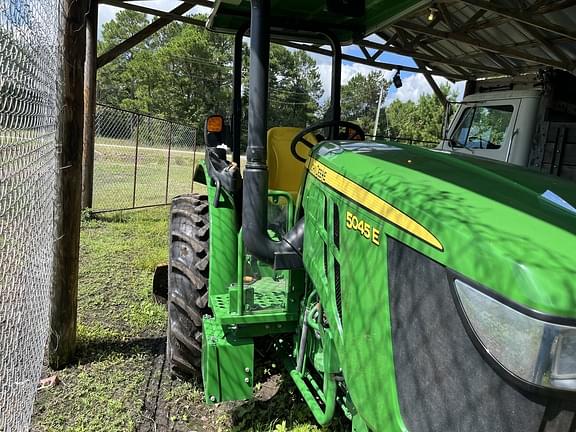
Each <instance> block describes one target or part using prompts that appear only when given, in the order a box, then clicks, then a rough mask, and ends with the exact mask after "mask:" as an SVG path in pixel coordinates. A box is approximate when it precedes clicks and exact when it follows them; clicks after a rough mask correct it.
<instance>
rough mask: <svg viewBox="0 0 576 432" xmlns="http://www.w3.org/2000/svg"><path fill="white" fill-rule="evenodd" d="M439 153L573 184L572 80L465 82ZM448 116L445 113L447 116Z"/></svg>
mask: <svg viewBox="0 0 576 432" xmlns="http://www.w3.org/2000/svg"><path fill="white" fill-rule="evenodd" d="M457 105H458V108H457V110H456V112H455V114H454V116H453V118H452V121H451V122H450V123H449V126H448V127H447V128H445V133H444V139H442V142H441V143H440V145H439V146H438V149H441V150H444V151H451V152H457V153H465V154H471V155H474V156H479V157H483V158H489V159H496V160H500V161H503V162H508V163H512V164H516V165H521V166H528V167H532V168H536V169H538V170H540V171H543V172H545V173H549V174H552V175H557V176H560V177H564V178H567V179H570V180H573V181H576V77H575V76H574V75H572V74H570V73H568V72H564V71H560V70H554V69H546V70H543V71H541V72H539V73H538V74H529V75H522V76H518V77H512V78H510V77H508V78H494V79H485V80H478V81H469V82H468V83H467V85H466V90H465V93H464V98H463V101H462V102H461V103H458V104H457ZM448 113H450V110H449V111H448Z"/></svg>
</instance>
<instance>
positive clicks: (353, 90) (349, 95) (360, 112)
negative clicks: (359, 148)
mask: <svg viewBox="0 0 576 432" xmlns="http://www.w3.org/2000/svg"><path fill="white" fill-rule="evenodd" d="M389 87H390V81H386V80H385V79H384V75H383V74H382V73H380V72H370V73H369V74H368V75H361V74H356V75H354V76H353V77H352V78H351V79H350V81H348V83H347V84H346V85H344V86H342V119H344V120H348V121H352V122H355V123H358V124H359V125H360V126H362V128H363V129H364V131H365V132H366V133H367V134H372V133H373V132H374V123H375V121H376V113H377V110H378V101H379V99H380V91H381V90H383V93H382V102H384V100H385V99H386V95H387V94H388V88H389ZM384 117H385V113H384V110H383V109H382V110H381V111H380V121H379V122H378V133H377V135H383V134H384V131H385V127H386V120H385V118H384Z"/></svg>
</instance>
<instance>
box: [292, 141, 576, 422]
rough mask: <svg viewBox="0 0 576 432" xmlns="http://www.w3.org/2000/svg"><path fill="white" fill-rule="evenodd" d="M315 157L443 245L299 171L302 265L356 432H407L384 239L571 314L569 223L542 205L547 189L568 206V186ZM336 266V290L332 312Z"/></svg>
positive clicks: (414, 162) (348, 151)
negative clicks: (349, 221) (375, 239)
mask: <svg viewBox="0 0 576 432" xmlns="http://www.w3.org/2000/svg"><path fill="white" fill-rule="evenodd" d="M313 157H315V158H317V159H318V160H319V161H320V162H321V163H322V164H324V165H325V166H327V167H329V168H331V169H332V170H334V171H336V172H338V173H340V174H342V175H344V176H345V177H346V178H347V179H350V180H351V181H353V182H355V183H356V184H359V185H361V186H362V187H363V188H364V189H365V190H367V191H370V192H372V193H374V194H376V195H377V196H378V197H380V198H382V199H383V200H385V201H386V202H388V203H389V204H391V205H392V206H394V207H395V208H397V209H399V210H400V211H402V212H403V213H404V214H406V215H409V216H410V217H411V218H413V219H414V220H415V221H416V222H418V223H419V224H421V225H422V226H424V227H425V228H426V229H428V230H430V231H431V232H432V234H433V235H434V236H436V238H437V239H438V240H439V241H440V242H441V243H442V245H443V250H442V251H441V250H439V249H437V248H435V247H433V246H431V245H430V244H428V243H426V242H424V241H423V240H421V239H419V238H418V237H416V236H415V235H413V234H412V233H410V232H407V231H406V230H402V229H400V228H398V227H397V226H395V225H394V224H392V223H390V222H388V221H387V220H386V218H385V216H386V215H376V214H374V213H372V212H370V211H368V210H367V209H366V208H365V207H363V206H361V205H360V204H358V203H356V202H355V201H354V200H353V199H351V198H350V197H348V196H346V191H345V190H335V189H334V188H332V187H330V186H329V185H328V184H326V183H324V182H323V181H320V180H318V179H317V178H316V177H314V176H312V175H308V177H307V183H306V187H305V191H304V195H303V206H304V210H305V216H306V231H305V242H304V261H305V266H306V270H307V272H308V275H309V277H310V279H311V281H312V282H313V285H314V287H315V289H316V290H317V291H318V295H319V299H320V302H321V304H322V307H323V311H324V313H325V315H326V317H327V320H328V323H329V328H330V330H331V332H332V334H333V342H334V346H335V351H336V353H337V355H338V358H339V362H340V366H341V368H342V375H343V377H344V379H345V382H346V386H347V389H348V392H349V394H350V397H351V399H352V401H353V403H354V409H355V410H357V414H355V415H354V416H353V418H354V420H353V421H354V423H353V425H354V426H353V427H354V430H358V431H360V430H366V427H368V428H370V429H371V430H378V431H404V430H406V427H405V425H404V423H403V420H402V416H401V413H400V409H399V404H398V399H397V390H396V376H395V371H394V362H393V347H392V336H391V327H390V322H391V315H390V309H389V298H388V285H387V284H388V269H387V265H386V262H387V242H386V238H387V237H392V238H395V239H398V240H399V241H401V242H403V243H405V244H407V245H409V246H410V247H412V248H414V249H416V250H418V251H420V252H421V253H423V254H424V255H426V256H429V257H431V258H432V259H434V260H435V261H437V262H439V263H441V264H443V265H445V266H446V267H448V268H450V269H452V270H454V271H456V272H458V273H460V274H462V275H464V276H466V277H468V278H470V279H472V280H474V281H477V282H478V283H481V284H482V285H484V286H486V287H487V288H488V289H491V290H493V291H494V292H496V293H498V294H500V295H502V296H505V297H506V298H508V299H510V300H512V301H514V302H516V303H519V304H521V305H524V306H526V307H529V308H531V309H534V310H537V311H539V312H542V313H547V314H551V315H554V316H562V317H568V318H576V278H574V254H573V251H574V250H576V215H574V214H572V213H570V212H568V211H566V210H564V209H561V208H560V207H557V206H556V205H553V204H550V203H549V202H547V201H545V200H543V199H542V198H541V194H542V193H543V192H544V191H546V190H551V191H553V192H555V193H557V194H558V195H560V196H562V197H563V198H564V199H566V200H567V201H568V202H570V203H572V204H575V203H576V190H575V188H574V186H573V185H572V184H570V183H567V182H564V181H562V180H560V179H557V178H555V177H546V176H542V175H539V174H534V173H532V172H530V171H528V170H524V169H520V168H514V167H510V166H504V165H502V164H499V163H491V162H488V161H482V160H477V159H475V158H469V157H459V156H452V155H445V154H440V153H436V152H433V151H430V150H425V149H418V148H414V147H408V146H400V145H391V144H380V143H375V144H368V143H360V144H359V143H348V144H343V143H325V144H322V145H320V146H318V147H317V148H316V150H315V152H314V155H313ZM334 205H336V206H337V207H338V209H339V218H338V219H336V222H335V223H337V224H338V230H337V231H338V232H339V239H338V242H339V245H337V244H336V242H335V239H334V220H335V218H334V216H335V215H334V208H335V206H334ZM347 211H348V212H351V213H352V214H354V215H355V216H356V217H358V218H359V219H361V220H364V221H365V222H367V223H369V224H370V225H371V226H372V227H376V228H377V229H379V230H380V231H381V234H380V244H379V245H375V244H374V243H372V242H371V241H370V240H369V239H367V238H365V237H364V236H363V235H362V234H360V233H359V232H358V231H356V230H350V229H346V215H345V213H346V212H347ZM335 265H339V267H340V282H341V286H342V287H345V288H343V289H342V291H341V295H342V298H341V310H342V312H341V315H340V313H339V311H338V307H337V299H336V295H335V292H336V291H335V280H334V279H335V276H334V274H335V271H334V270H335ZM309 317H310V316H309ZM376 323H378V324H376ZM315 349H316V350H317V351H318V350H319V349H320V348H318V347H316V348H315ZM308 357H309V358H312V357H311V356H310V355H309V356H308ZM310 363H312V364H314V362H308V364H310ZM316 363H317V362H316ZM368 365H377V367H369V366H368ZM383 389H385V391H383ZM375 395H377V399H375ZM311 408H312V409H314V406H313V404H312V405H311Z"/></svg>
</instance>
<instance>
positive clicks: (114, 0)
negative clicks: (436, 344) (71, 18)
mask: <svg viewBox="0 0 576 432" xmlns="http://www.w3.org/2000/svg"><path fill="white" fill-rule="evenodd" d="M100 3H101V4H107V5H109V6H115V7H118V8H122V9H129V10H133V11H136V12H142V13H145V14H148V15H154V16H157V17H161V18H170V20H171V21H180V22H183V23H187V24H194V25H197V26H202V27H203V26H204V25H205V24H206V23H205V22H204V21H202V20H199V19H195V18H192V17H187V16H183V15H178V14H176V13H173V12H165V11H161V10H159V9H152V8H149V7H146V6H140V5H137V4H133V3H126V2H124V1H122V0H100ZM188 4H191V5H192V7H194V6H197V4H195V3H192V2H189V3H188ZM190 9H191V8H190Z"/></svg>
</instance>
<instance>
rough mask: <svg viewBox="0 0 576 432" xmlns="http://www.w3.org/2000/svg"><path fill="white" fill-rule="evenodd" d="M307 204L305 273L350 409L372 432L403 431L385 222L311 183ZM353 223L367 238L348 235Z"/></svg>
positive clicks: (353, 232) (352, 232)
mask: <svg viewBox="0 0 576 432" xmlns="http://www.w3.org/2000/svg"><path fill="white" fill-rule="evenodd" d="M303 204H304V209H305V217H306V234H305V237H304V261H305V266H306V271H307V272H308V275H309V277H310V279H311V280H312V282H313V284H314V287H315V288H316V289H317V290H318V292H319V295H320V299H321V302H322V306H323V308H324V311H325V313H326V316H327V318H328V322H329V325H330V328H331V329H332V333H333V335H334V342H335V345H336V351H337V355H338V359H339V362H340V365H341V367H342V372H343V375H344V378H345V381H346V385H347V387H348V390H349V393H350V396H351V398H352V402H353V404H354V406H355V407H356V408H357V410H358V413H359V415H360V416H361V417H362V419H363V420H364V421H365V422H366V423H367V424H368V426H369V427H371V428H372V429H374V430H378V431H381V430H386V431H387V430H390V431H401V430H405V428H404V425H403V422H402V419H401V416H400V408H399V405H398V400H397V393H396V384H395V372H394V363H393V354H392V336H391V328H390V311H389V308H388V304H389V301H388V290H387V280H388V275H387V265H386V259H387V244H386V234H385V232H384V229H385V227H384V222H383V221H382V220H380V219H379V218H377V217H375V216H373V215H372V214H371V213H369V212H367V211H366V210H364V209H363V208H361V207H360V206H358V205H356V204H354V203H353V202H351V201H349V200H347V199H346V198H344V197H343V196H342V195H340V194H338V193H337V192H335V191H334V190H332V189H329V188H327V187H325V185H323V184H322V183H320V182H319V181H317V180H316V179H314V178H311V177H309V180H308V181H307V184H306V190H305V194H304V203H303ZM350 215H353V216H354V222H355V223H356V221H363V222H364V224H363V227H362V230H359V229H358V223H356V229H354V228H352V227H348V226H349V225H350V224H349V223H347V217H348V218H349V216H350ZM366 225H369V226H370V228H369V230H366V231H365V228H366ZM374 230H376V231H374ZM361 231H362V232H361ZM368 231H369V232H368ZM375 232H377V233H379V234H380V236H378V235H375Z"/></svg>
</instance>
